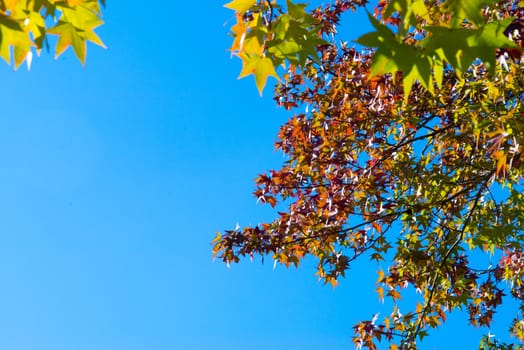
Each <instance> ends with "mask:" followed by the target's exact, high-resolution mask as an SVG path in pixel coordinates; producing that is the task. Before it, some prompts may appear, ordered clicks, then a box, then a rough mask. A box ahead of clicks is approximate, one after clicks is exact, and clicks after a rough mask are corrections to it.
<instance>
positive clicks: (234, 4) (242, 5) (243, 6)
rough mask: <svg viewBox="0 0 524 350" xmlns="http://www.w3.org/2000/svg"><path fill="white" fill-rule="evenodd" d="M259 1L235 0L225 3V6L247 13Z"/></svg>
mask: <svg viewBox="0 0 524 350" xmlns="http://www.w3.org/2000/svg"><path fill="white" fill-rule="evenodd" d="M256 3H257V0H233V1H231V2H229V3H227V4H225V5H224V7H226V8H228V9H231V10H234V11H236V12H238V13H245V12H246V11H247V10H249V9H250V8H251V7H253V6H254V5H255V4H256Z"/></svg>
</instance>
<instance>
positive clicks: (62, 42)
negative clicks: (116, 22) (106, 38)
mask: <svg viewBox="0 0 524 350" xmlns="http://www.w3.org/2000/svg"><path fill="white" fill-rule="evenodd" d="M101 5H105V0H100V1H99V0H67V1H65V0H2V1H0V57H1V58H2V59H4V61H6V62H7V64H12V63H14V67H15V69H16V68H18V67H19V66H20V65H21V64H22V63H23V62H24V61H26V62H27V64H28V67H30V65H31V61H32V58H33V53H36V54H37V55H40V52H41V50H42V49H49V35H53V36H56V37H57V41H56V48H55V50H54V52H55V57H58V56H60V55H61V54H62V53H64V51H65V50H66V49H67V48H69V47H72V48H73V50H74V52H75V55H76V57H77V58H78V59H79V60H80V62H82V64H84V63H85V60H86V55H87V42H88V41H90V42H93V43H95V44H97V45H99V46H102V47H105V46H104V43H103V42H102V40H101V39H100V38H99V37H98V35H97V34H96V33H95V31H94V30H95V28H97V27H99V26H100V25H102V24H103V23H104V22H103V21H102V19H101V16H102V12H101Z"/></svg>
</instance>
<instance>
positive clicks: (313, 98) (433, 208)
mask: <svg viewBox="0 0 524 350" xmlns="http://www.w3.org/2000/svg"><path fill="white" fill-rule="evenodd" d="M365 3H366V1H352V0H336V1H334V2H333V3H331V4H329V5H323V6H321V7H318V8H316V9H312V10H306V7H305V6H301V5H298V4H294V3H292V2H290V1H288V2H287V9H288V10H289V11H288V12H286V10H285V8H286V7H285V6H280V4H279V3H278V2H276V3H269V2H266V1H242V0H235V1H233V2H232V3H230V4H229V7H231V8H233V9H234V10H235V11H236V12H237V18H238V23H237V24H235V26H236V27H233V28H232V31H233V35H234V37H235V39H234V40H235V41H234V43H233V46H232V50H233V52H234V53H235V54H237V55H239V57H240V58H241V59H242V60H243V63H244V68H243V71H242V73H241V75H242V76H244V75H246V74H249V73H253V74H254V75H255V76H256V79H257V85H258V87H259V88H263V86H264V85H265V79H266V78H267V77H268V76H278V77H279V82H278V85H277V86H276V88H275V92H274V100H275V102H276V104H277V105H278V106H281V107H282V108H285V109H287V110H289V111H292V112H293V116H292V117H291V118H290V119H289V120H288V121H287V122H286V123H285V124H284V125H283V126H282V127H281V128H280V131H279V133H278V141H277V142H276V144H275V146H276V148H277V149H278V150H279V151H281V152H282V153H284V154H285V156H286V160H285V162H284V164H283V165H282V167H281V168H280V169H276V170H270V171H268V172H266V173H263V174H261V175H260V176H259V177H258V178H257V179H256V190H255V192H254V195H255V198H256V200H257V201H259V202H261V203H265V204H268V205H270V206H272V207H275V208H278V213H277V216H276V218H275V220H274V221H272V222H267V223H263V224H260V225H258V226H254V227H245V228H237V229H234V230H228V231H225V232H224V233H222V234H218V235H217V237H216V239H215V240H214V241H213V244H214V248H213V252H214V255H215V256H216V257H218V258H220V259H222V260H223V261H224V262H227V263H233V262H238V261H240V259H241V258H242V257H246V256H251V257H252V256H255V255H261V256H271V257H272V258H273V259H274V260H276V261H277V262H279V263H281V264H284V265H286V266H290V265H294V266H298V265H299V264H300V262H301V261H302V260H303V259H304V258H305V257H306V256H310V257H314V258H315V259H317V261H318V265H317V275H318V276H319V278H320V279H322V280H323V281H324V282H326V283H329V284H332V285H336V284H337V282H338V281H339V280H340V278H341V277H343V276H344V273H345V271H347V269H348V268H349V266H350V264H351V262H353V261H354V260H355V259H357V258H361V259H371V260H372V261H373V262H374V263H376V264H377V266H378V268H376V269H377V270H380V272H379V274H378V276H377V277H378V282H377V289H376V291H377V293H378V298H379V299H383V298H388V299H390V300H391V301H392V305H394V306H393V309H392V310H391V313H390V314H389V315H386V316H385V317H381V318H377V319H373V320H364V321H362V322H360V323H358V324H356V325H355V326H354V328H353V329H354V337H353V341H354V343H355V345H356V346H360V347H364V348H369V349H375V348H377V346H378V344H379V343H380V342H386V343H387V344H389V346H390V348H391V349H398V348H401V349H416V348H417V344H419V343H420V341H421V340H422V339H423V338H424V336H426V335H427V334H428V331H429V330H430V329H433V328H438V326H439V325H441V324H443V323H444V322H446V318H447V315H448V314H449V313H450V312H453V311H455V310H463V311H465V312H467V313H468V315H469V323H470V324H471V325H472V326H475V327H489V325H490V324H491V323H492V321H493V320H494V317H495V313H496V311H497V309H498V308H499V307H500V305H502V304H503V303H504V302H509V301H510V300H513V301H512V302H513V303H516V305H518V310H515V313H514V317H513V318H512V319H509V320H499V321H500V322H507V324H508V329H509V333H510V335H511V336H512V338H511V339H513V341H515V344H514V345H512V344H509V343H503V342H501V341H499V340H496V339H493V338H491V337H487V336H486V337H485V338H483V339H482V341H481V348H485V349H495V348H500V349H511V348H514V349H516V348H518V345H517V344H519V343H520V344H522V341H523V340H524V315H523V313H524V255H523V249H522V248H523V243H524V193H523V191H522V190H523V185H524V163H523V155H522V152H523V150H524V148H523V147H524V145H523V143H524V109H523V105H522V99H523V97H524V75H523V71H524V68H523V65H522V61H521V57H520V55H521V53H522V49H521V47H522V43H523V40H524V30H523V25H522V23H523V22H522V21H523V12H524V9H523V7H522V3H521V2H519V1H510V0H506V1H480V0H479V1H471V2H467V3H469V4H470V5H471V4H473V5H472V6H465V7H461V5H460V3H461V2H460V1H452V0H448V1H436V0H430V1H422V0H406V1H380V2H379V4H378V6H376V8H375V9H374V12H373V15H372V16H370V17H371V18H370V20H371V21H372V23H373V26H374V28H375V32H373V33H369V34H366V35H365V36H363V37H361V38H359V39H358V42H359V43H360V44H362V45H366V46H372V47H374V48H373V49H369V48H368V49H358V48H355V47H354V45H353V44H350V43H347V42H344V41H341V40H343V39H344V38H339V37H337V36H336V35H331V34H333V33H336V27H337V25H339V22H340V18H341V15H342V14H343V13H344V12H346V11H351V10H354V9H356V8H358V7H361V6H363V5H365ZM462 3H465V2H462ZM239 4H244V7H243V8H239V7H235V6H240V5H239ZM284 14H288V15H289V16H288V17H289V18H288V19H285V20H284V22H285V21H287V23H289V22H292V21H297V22H298V26H299V28H302V29H301V30H302V31H303V32H307V33H308V34H307V35H309V36H311V38H312V40H313V41H312V42H308V43H301V42H298V40H299V39H297V38H298V36H296V35H295V34H293V33H291V34H290V33H287V31H285V30H284V32H283V33H280V32H278V31H277V30H276V29H275V27H276V26H278V25H280V24H279V23H280V22H278V21H280V20H281V17H279V16H283V15H284ZM253 21H259V22H257V24H256V25H255V24H253V23H254V22H253ZM238 26H244V29H241V28H240V29H239V27H238ZM250 26H252V27H251V29H249V27H250ZM446 26H447V28H448V29H449V33H452V34H453V35H452V36H449V37H448V43H445V42H444V41H442V40H443V37H442V36H443V35H444V34H443V30H444V29H442V28H446ZM259 27H260V28H259ZM284 27H285V26H284ZM246 28H247V29H246ZM288 28H290V27H289V26H288ZM294 30H299V29H294ZM387 31H389V32H391V33H392V36H391V38H389V37H386V36H385V35H386V34H385V33H386V32H387ZM253 32H254V34H252V33H253ZM275 32H276V34H275ZM488 32H489V33H488ZM449 33H448V34H449ZM307 35H306V37H307ZM500 35H503V36H504V38H505V39H504V40H502V41H500V42H499V43H497V42H496V41H493V40H491V39H495V38H498V37H499V36H500ZM279 36H280V37H279ZM279 38H280V39H279ZM380 38H385V39H380ZM388 38H389V39H388ZM399 38H401V39H399ZM472 38H474V39H472ZM475 38H476V39H475ZM295 39H296V40H295ZM286 40H287V44H286ZM388 40H389V41H388ZM289 41H292V42H293V41H294V43H292V44H289ZM508 42H509V43H508ZM428 43H429V44H428ZM245 45H251V46H248V47H246V46H245ZM286 45H287V46H289V47H288V49H285V47H287V46H286ZM460 45H462V46H460ZM291 46H293V48H291ZM275 47H276V48H275ZM428 48H429V49H431V50H434V51H435V52H436V53H435V54H434V55H433V56H431V57H430V56H428V54H427V51H424V50H428ZM312 50H314V51H312ZM406 50H408V51H406ZM468 50H470V51H468ZM409 52H412V53H413V55H412V59H411V60H409V59H408V60H407V61H402V60H403V59H404V58H405V57H407V56H406V55H407V54H408V53H409ZM279 55H280V56H279ZM387 58H390V59H391V61H392V62H393V63H391V62H390V63H387V62H389V61H387V62H386V61H385V60H386V59H387ZM424 60H425V61H424ZM255 61H256V62H255ZM260 61H264V62H265V63H264V65H259V63H260ZM253 62H255V63H253ZM402 62H403V63H402ZM421 62H422V63H421ZM423 62H426V63H423ZM275 63H276V65H275ZM278 66H284V67H285V69H280V70H279V69H278V68H277V67H278ZM280 72H281V73H280ZM304 111H305V112H304ZM410 290H411V291H413V290H414V291H416V292H417V293H418V295H419V299H418V300H414V303H413V305H412V308H411V309H410V310H402V312H401V311H400V310H399V307H398V304H397V301H398V300H399V299H400V298H401V297H402V296H403V294H404V293H406V292H407V291H410ZM370 309H372V306H370ZM486 329H487V328H486ZM486 332H487V331H486ZM513 346H514V347H513Z"/></svg>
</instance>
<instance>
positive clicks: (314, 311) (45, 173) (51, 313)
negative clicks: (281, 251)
mask: <svg viewBox="0 0 524 350" xmlns="http://www.w3.org/2000/svg"><path fill="white" fill-rule="evenodd" d="M148 6H149V8H148ZM156 6H158V7H156ZM360 18H361V19H357V17H354V16H353V17H351V18H350V19H349V21H347V22H346V27H345V29H344V30H346V31H347V32H348V33H350V34H351V35H353V36H356V35H357V34H358V33H361V32H362V31H363V30H365V27H363V23H365V22H362V18H363V16H360ZM105 19H106V21H107V24H106V25H105V26H104V27H102V28H100V30H99V31H98V32H99V33H100V35H101V37H102V38H103V39H104V41H105V42H106V44H107V45H108V47H109V49H108V50H102V49H100V48H98V47H95V46H89V49H88V59H87V66H86V67H85V68H82V67H81V65H80V64H79V63H78V62H77V61H76V59H75V58H74V56H73V55H72V53H71V52H70V51H68V53H67V54H65V55H64V56H62V57H60V58H59V59H58V60H57V61H55V60H54V59H53V58H52V57H51V55H50V54H45V53H44V54H43V56H42V57H40V58H38V59H36V58H35V59H34V61H33V67H32V70H31V72H29V73H28V72H27V70H26V68H25V66H24V67H21V68H20V69H19V71H17V72H13V70H12V68H11V67H7V66H6V65H5V64H3V65H2V66H1V68H0V74H1V75H2V85H3V88H2V102H3V107H2V114H1V115H0V164H1V169H2V170H1V171H0V212H1V215H0V218H1V219H0V237H1V240H0V279H1V282H0V348H1V349H5V350H30V349H31V350H84V349H85V350H88V349H89V350H95V349H96V350H105V349H108V350H109V349H110V350H138V349H140V350H171V349H188V350H193V349H195V350H207V349H219V350H221V349H277V350H278V349H301V350H308V349H351V348H352V345H351V343H350V339H351V335H352V331H351V328H350V327H351V326H352V325H353V323H354V322H355V321H356V320H357V319H366V318H367V319H370V318H371V317H372V316H373V314H374V313H375V311H376V310H378V309H380V305H379V304H378V303H377V297H376V294H375V293H374V292H373V290H374V279H375V272H376V270H377V267H376V266H375V265H373V264H368V263H367V262H363V263H362V264H358V265H355V266H354V268H353V269H352V270H351V272H350V273H349V278H347V279H346V280H344V281H343V282H342V284H341V286H340V287H338V288H336V289H332V288H331V287H327V286H322V284H321V283H319V282H318V281H317V280H316V277H315V276H314V268H313V267H312V266H313V262H312V261H311V262H307V263H306V264H305V265H304V267H303V268H302V269H299V270H295V269H290V270H286V269H285V268H282V267H277V268H276V270H273V266H272V263H266V264H265V265H261V264H260V263H258V262H255V263H250V262H249V261H245V262H243V263H242V264H240V265H234V266H232V267H231V269H229V270H228V269H227V268H226V266H225V265H224V264H222V263H220V262H218V261H217V262H215V263H213V262H212V259H211V245H210V243H209V242H210V241H211V240H212V239H213V237H214V234H215V232H216V231H218V230H224V229H227V228H232V227H234V226H235V224H236V223H237V222H238V223H240V224H241V225H249V224H257V223H258V222H261V221H262V220H268V219H271V218H272V212H271V211H270V210H268V209H266V208H264V207H261V206H259V205H257V204H256V203H255V200H254V199H253V198H252V196H251V192H252V190H253V179H254V178H255V177H256V176H257V174H258V173H259V172H262V171H264V170H266V169H270V168H275V167H278V166H279V164H280V162H281V161H282V157H281V155H279V154H278V153H275V152H274V151H273V142H274V141H275V137H276V133H277V130H278V126H279V125H280V124H281V123H282V122H283V121H284V120H285V119H286V118H287V117H289V116H290V115H289V114H286V113H285V112H283V111H279V110H277V109H276V108H275V106H274V104H273V102H272V100H271V96H270V95H271V94H270V90H267V91H266V94H265V97H264V98H260V97H259V96H258V93H257V91H256V88H255V85H254V82H253V80H252V78H249V79H244V80H241V81H238V80H237V79H236V76H237V75H238V72H239V69H240V63H239V62H238V61H237V60H232V59H231V58H230V56H229V53H228V52H227V51H226V48H227V47H228V45H229V43H230V38H229V37H228V36H227V35H226V32H227V25H226V26H224V23H225V22H226V21H228V19H231V13H230V12H229V11H228V10H226V9H223V8H222V7H221V3H220V1H218V2H211V3H210V4H207V3H206V4H203V3H202V4H200V3H195V2H188V1H184V2H179V1H167V2H155V3H154V4H150V3H148V2H144V1H135V0H130V1H109V4H108V8H107V11H106V15H105ZM458 318H460V317H458ZM453 327H454V326H453V323H451V325H450V326H448V327H446V329H447V330H446V329H444V330H443V331H442V332H441V333H440V334H441V336H436V337H433V338H431V339H429V340H428V342H427V345H425V347H424V348H426V349H433V348H435V346H438V348H442V349H446V348H449V347H448V346H447V345H448V344H450V343H452V344H454V346H453V347H454V348H459V346H458V345H460V341H461V340H464V338H467V337H464V336H463V334H461V338H456V337H455V336H456V334H455V333H454V332H453V330H454V328H453ZM470 345H471V344H470ZM467 348H470V346H468V347H467Z"/></svg>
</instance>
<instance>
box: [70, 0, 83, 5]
mask: <svg viewBox="0 0 524 350" xmlns="http://www.w3.org/2000/svg"><path fill="white" fill-rule="evenodd" d="M84 1H85V0H67V4H68V5H69V6H76V5H80V4H81V3H83V2H84Z"/></svg>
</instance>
